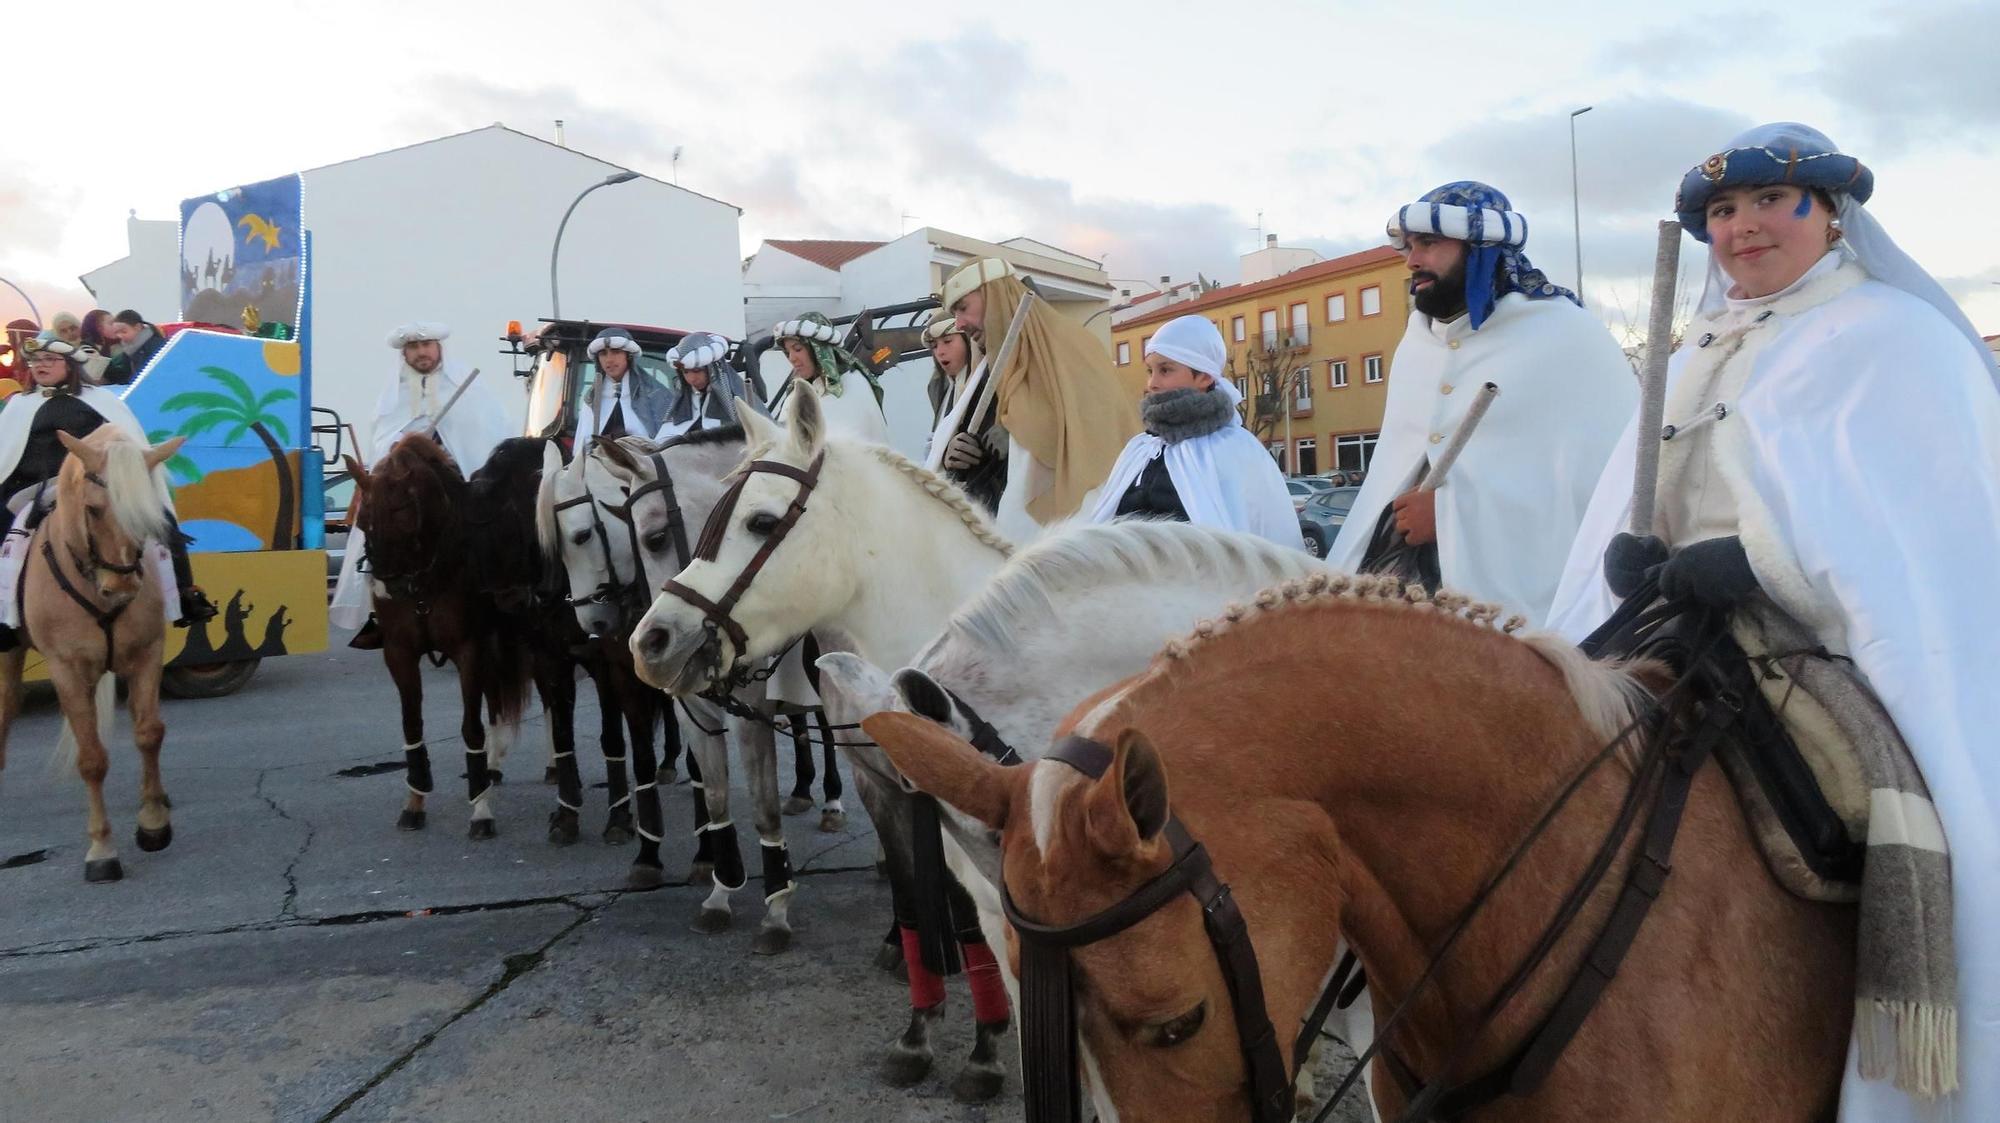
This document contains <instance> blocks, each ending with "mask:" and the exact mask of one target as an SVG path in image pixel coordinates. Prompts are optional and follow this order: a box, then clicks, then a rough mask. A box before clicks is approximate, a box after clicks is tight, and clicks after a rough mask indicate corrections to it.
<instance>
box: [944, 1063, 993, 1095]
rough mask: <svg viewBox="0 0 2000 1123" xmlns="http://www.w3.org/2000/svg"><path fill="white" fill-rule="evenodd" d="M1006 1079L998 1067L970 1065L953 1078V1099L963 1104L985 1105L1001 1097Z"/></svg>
mask: <svg viewBox="0 0 2000 1123" xmlns="http://www.w3.org/2000/svg"><path fill="white" fill-rule="evenodd" d="M1004 1079H1005V1074H1004V1073H1003V1072H1002V1071H1001V1070H1000V1069H999V1068H998V1067H992V1068H988V1067H986V1066H984V1065H971V1064H968V1065H966V1066H965V1067H964V1068H962V1069H960V1070H958V1075H957V1076H954V1077H952V1078H951V1098H952V1099H954V1100H957V1101H958V1102H959V1103H962V1104H983V1103H985V1102H987V1101H988V1100H991V1099H994V1098H995V1097H997V1096H999V1095H1000V1086H1001V1084H1002V1083H1004Z"/></svg>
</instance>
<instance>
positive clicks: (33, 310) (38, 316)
mask: <svg viewBox="0 0 2000 1123" xmlns="http://www.w3.org/2000/svg"><path fill="white" fill-rule="evenodd" d="M0 285H6V286H7V287H8V288H10V289H13V290H14V291H15V292H17V293H20V294H21V299H22V300H25V301H27V302H28V314H29V315H31V316H33V317H34V318H35V322H36V323H37V324H39V323H41V322H42V310H41V309H39V308H37V307H35V298H34V297H31V296H29V295H28V294H27V293H26V292H23V291H22V289H21V286H19V285H17V284H15V283H14V282H12V281H10V280H8V279H7V278H5V277H0Z"/></svg>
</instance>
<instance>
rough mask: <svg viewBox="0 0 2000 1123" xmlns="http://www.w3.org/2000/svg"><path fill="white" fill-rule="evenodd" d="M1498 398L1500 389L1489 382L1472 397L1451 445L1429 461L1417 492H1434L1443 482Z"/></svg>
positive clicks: (1453, 435)
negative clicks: (1429, 466) (1469, 407)
mask: <svg viewBox="0 0 2000 1123" xmlns="http://www.w3.org/2000/svg"><path fill="white" fill-rule="evenodd" d="M1499 396H1500V387H1498V386H1495V385H1494V384H1492V383H1491V382H1488V383H1487V384H1486V385H1484V386H1481V387H1480V388H1479V391H1478V392H1477V393H1476V394H1474V395H1473V397H1472V408H1471V409H1468V410H1466V411H1465V420H1463V421H1461V422H1459V423H1458V431H1457V432H1455V433H1453V434H1452V435H1451V443H1450V444H1448V445H1446V446H1444V451H1443V452H1441V453H1438V457H1437V459H1436V460H1433V461H1431V470H1430V471H1428V472H1426V473H1424V482H1423V483H1421V484H1419V485H1417V490H1418V491H1436V490H1437V489H1438V485H1439V484H1442V483H1443V482H1444V477H1445V473H1447V472H1449V471H1451V466H1452V465H1453V464H1455V463H1457V461H1458V454H1459V453H1461V452H1464V451H1465V442H1466V441H1468V440H1471V439H1472V431H1473V430H1474V429H1477V428H1479V419H1480V418H1482V417H1485V416H1486V411H1487V410H1488V409H1490V408H1491V407H1492V405H1493V399H1495V398H1497V397H1499Z"/></svg>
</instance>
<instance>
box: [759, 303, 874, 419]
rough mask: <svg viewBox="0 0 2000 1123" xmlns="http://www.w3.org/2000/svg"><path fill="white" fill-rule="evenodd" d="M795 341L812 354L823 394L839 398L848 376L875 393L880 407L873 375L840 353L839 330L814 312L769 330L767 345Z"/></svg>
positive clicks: (845, 354) (844, 352) (857, 361)
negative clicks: (824, 390)
mask: <svg viewBox="0 0 2000 1123" xmlns="http://www.w3.org/2000/svg"><path fill="white" fill-rule="evenodd" d="M787 339H797V340H800V341H802V342H804V343H805V345H806V346H807V347H808V348H810V349H811V350H812V357H813V368H814V369H815V370H817V371H818V372H819V376H820V378H821V379H822V380H823V381H824V382H825V383H826V393H828V394H830V395H832V396H833V397H836V398H838V397H840V395H841V391H842V390H843V389H844V386H843V383H844V382H845V380H846V378H847V376H848V375H850V374H858V375H860V376H861V377H862V379H863V380H864V381H866V382H867V383H868V388H869V389H870V390H873V391H874V392H875V404H876V405H877V406H880V405H881V404H882V384H881V383H879V382H877V381H876V380H875V375H874V374H873V373H872V372H871V371H869V369H868V368H867V367H865V366H862V365H861V363H860V361H859V360H857V359H855V357H854V356H852V355H850V354H848V353H847V352H846V351H843V350H841V348H840V347H838V346H837V344H838V343H839V342H840V332H839V329H837V328H835V327H834V326H833V325H832V324H831V323H829V322H828V321H827V318H826V317H825V316H822V315H820V314H819V313H818V312H807V313H806V314H805V315H803V316H800V317H799V318H798V319H796V320H786V321H784V322H783V323H780V324H779V325H778V326H777V327H775V328H772V329H771V342H772V343H774V344H776V345H778V346H780V347H782V346H784V343H785V340H787Z"/></svg>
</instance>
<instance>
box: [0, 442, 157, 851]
mask: <svg viewBox="0 0 2000 1123" xmlns="http://www.w3.org/2000/svg"><path fill="white" fill-rule="evenodd" d="M60 436H61V437H62V443H63V447H64V448H67V449H69V456H68V458H67V459H65V460H64V461H63V465H62V470H61V472H59V473H58V474H57V476H56V485H55V495H56V505H55V509H54V510H53V511H50V512H49V515H48V517H47V518H46V519H44V520H43V521H42V525H41V526H39V527H36V528H35V533H34V535H33V536H32V537H31V538H29V540H28V545H27V548H28V555H27V558H26V559H25V566H24V568H23V569H22V572H21V597H22V617H21V624H22V627H21V640H22V642H21V643H20V645H18V646H16V647H15V648H14V650H12V651H9V652H7V653H6V654H4V655H0V768H4V767H5V766H6V764H7V729H8V726H10V725H11V724H12V723H13V720H14V715H15V714H16V713H19V712H20V706H21V670H22V667H23V665H24V663H25V661H26V659H27V654H28V648H29V647H33V648H34V649H36V650H37V651H40V652H41V653H42V657H43V658H44V659H46V660H47V661H48V668H49V679H50V681H52V682H54V683H55V687H56V697H57V699H58V701H59V702H60V703H61V705H62V711H63V722H64V726H65V728H64V731H63V737H62V741H61V745H62V749H63V751H67V750H68V749H70V748H72V747H73V748H74V750H75V752H76V766H77V771H78V772H80V773H81V774H82V775H83V783H84V787H85V788H86V789H87V790H88V791H89V793H90V828H89V833H90V849H89V851H88V852H87V853H85V854H84V859H83V876H84V880H86V881H117V880H118V879H119V878H121V877H124V876H125V870H124V867H123V866H121V865H120V864H119V862H118V848H117V847H115V846H113V845H112V844H111V820H110V817H109V816H107V815H106V814H105V811H104V776H105V773H106V772H108V771H110V768H111V757H110V754H109V753H108V752H106V750H105V748H104V734H105V733H106V732H107V731H109V730H110V728H111V726H112V722H113V714H112V707H113V705H114V703H115V702H116V701H117V694H116V689H117V680H116V679H115V678H114V677H113V676H114V675H123V676H124V678H125V683H126V691H127V694H128V696H129V698H130V704H131V707H132V741H133V744H135V745H136V746H137V747H138V749H139V767H140V778H139V828H138V835H137V839H136V841H137V842H138V844H139V849H141V850H144V851H147V852H149V853H150V852H152V851H156V850H165V849H166V848H167V844H168V843H171V842H172V841H173V840H174V827H173V823H172V822H170V821H169V816H168V811H167V809H168V808H169V807H170V806H171V803H170V802H169V801H168V799H167V790H166V788H165V787H164V786H162V785H161V783H160V743H161V742H162V741H164V740H166V736H167V727H166V724H165V723H164V722H162V721H161V720H160V671H161V662H162V660H161V649H162V648H163V647H164V645H165V643H166V610H165V608H164V606H163V605H162V603H161V599H160V596H161V594H160V584H159V575H158V574H157V573H156V572H155V571H154V570H155V568H156V567H158V566H161V565H165V564H166V559H165V558H164V557H158V556H148V553H149V552H148V551H147V549H146V545H145V544H146V542H147V540H148V539H159V538H161V537H163V536H164V535H166V534H167V533H168V523H167V518H166V509H165V507H164V505H163V504H164V497H163V496H162V495H161V494H160V492H159V490H158V488H156V487H155V486H154V483H153V476H152V471H153V468H154V467H155V466H157V465H159V464H163V463H165V462H166V461H167V460H168V459H169V458H171V457H172V456H173V455H174V453H176V452H178V451H179V450H180V447H181V442H182V440H183V438H181V437H174V438H173V439H171V440H168V441H165V442H163V443H161V444H158V445H155V446H153V447H152V448H147V447H146V446H144V445H142V444H139V443H138V442H136V441H134V440H132V438H131V437H129V436H127V435H126V434H125V433H124V432H122V431H121V430H119V429H118V428H117V427H116V426H112V425H104V426H101V427H99V428H98V430H97V431H96V432H94V433H92V434H91V435H90V436H88V437H85V438H83V439H82V440H78V439H77V438H75V437H72V436H70V435H69V434H68V433H63V434H60ZM21 517H22V518H26V517H28V516H27V514H26V512H23V514H22V515H21ZM152 553H154V554H157V553H158V552H157V551H153V552H152Z"/></svg>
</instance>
